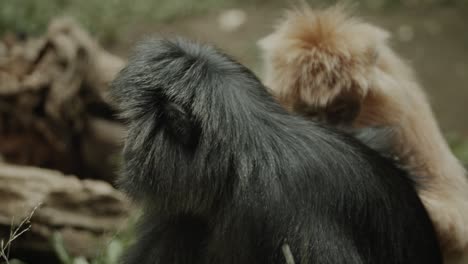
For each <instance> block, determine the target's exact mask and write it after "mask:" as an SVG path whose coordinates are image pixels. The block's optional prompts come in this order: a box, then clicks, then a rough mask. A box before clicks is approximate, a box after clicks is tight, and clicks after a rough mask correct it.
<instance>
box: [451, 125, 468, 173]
mask: <svg viewBox="0 0 468 264" xmlns="http://www.w3.org/2000/svg"><path fill="white" fill-rule="evenodd" d="M447 141H448V142H449V145H450V147H451V148H452V151H453V152H454V153H455V155H456V156H457V157H458V158H459V159H460V160H461V162H463V164H465V165H466V166H468V138H467V137H462V136H460V135H458V134H454V133H452V134H448V135H447Z"/></svg>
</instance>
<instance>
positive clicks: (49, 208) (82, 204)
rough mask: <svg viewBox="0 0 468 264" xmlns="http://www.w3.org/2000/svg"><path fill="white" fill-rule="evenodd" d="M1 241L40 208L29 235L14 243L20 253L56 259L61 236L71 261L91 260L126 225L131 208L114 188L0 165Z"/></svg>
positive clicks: (68, 176)
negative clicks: (55, 244)
mask: <svg viewBox="0 0 468 264" xmlns="http://www.w3.org/2000/svg"><path fill="white" fill-rule="evenodd" d="M0 201H1V206H0V239H4V240H7V239H8V234H9V231H10V228H11V226H15V225H17V224H19V223H20V222H21V221H22V220H23V219H24V218H25V217H27V216H28V214H30V212H31V210H32V209H33V208H34V207H36V206H37V205H38V204H41V205H40V207H39V208H38V209H37V210H36V211H35V213H34V215H33V217H32V220H31V224H32V226H31V230H30V231H28V232H26V233H25V234H24V235H23V236H22V237H20V238H18V239H17V240H16V241H14V242H13V248H14V249H16V250H20V251H22V252H35V253H42V254H45V255H47V254H51V255H52V254H54V253H53V250H52V244H51V242H50V240H51V237H52V235H53V234H54V232H60V234H61V235H62V237H63V240H64V243H65V248H66V249H67V250H68V251H69V252H70V253H71V254H73V255H83V256H93V255H94V254H96V253H97V252H96V251H97V250H99V249H100V248H102V245H103V243H106V241H108V239H109V236H111V235H113V234H115V232H116V231H117V230H118V229H119V228H121V227H122V226H123V225H125V220H126V218H127V216H128V208H129V204H128V202H127V200H126V199H125V197H124V195H122V194H121V193H120V192H118V191H117V190H115V189H114V188H113V187H112V186H111V185H110V184H108V183H106V182H103V181H96V180H80V179H78V178H76V177H74V176H70V175H64V174H62V173H60V172H58V171H53V170H47V169H40V168H36V167H26V166H16V165H7V164H4V163H3V164H2V163H0Z"/></svg>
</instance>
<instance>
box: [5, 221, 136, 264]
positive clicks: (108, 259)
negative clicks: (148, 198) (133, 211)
mask: <svg viewBox="0 0 468 264" xmlns="http://www.w3.org/2000/svg"><path fill="white" fill-rule="evenodd" d="M134 226H135V219H134V218H131V219H130V220H129V224H128V226H127V227H126V228H125V229H124V230H122V231H120V232H118V233H117V234H116V235H115V236H114V237H113V238H112V239H111V240H110V241H109V242H108V243H107V244H106V245H105V246H104V247H103V248H102V249H101V252H100V253H99V254H98V255H97V257H95V258H93V259H91V260H89V259H86V258H85V257H83V256H71V255H70V254H69V253H68V252H67V250H66V248H65V244H64V241H63V238H62V236H61V235H60V233H58V232H56V233H55V234H54V235H53V237H52V246H53V248H54V250H55V253H56V254H57V257H58V258H59V260H60V262H61V263H63V264H116V263H118V259H119V258H120V256H121V255H122V253H123V251H124V250H125V248H127V247H128V245H129V244H130V243H131V242H132V241H133V234H134ZM10 264H12V263H10Z"/></svg>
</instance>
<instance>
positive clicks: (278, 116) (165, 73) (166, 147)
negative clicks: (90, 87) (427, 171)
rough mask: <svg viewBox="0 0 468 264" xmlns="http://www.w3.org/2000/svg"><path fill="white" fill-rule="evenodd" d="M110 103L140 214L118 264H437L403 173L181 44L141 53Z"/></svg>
mask: <svg viewBox="0 0 468 264" xmlns="http://www.w3.org/2000/svg"><path fill="white" fill-rule="evenodd" d="M111 92H112V95H113V98H114V99H115V100H116V103H117V105H118V106H119V108H120V109H121V115H122V117H123V118H124V119H126V120H127V121H128V138H127V140H126V144H125V149H124V154H123V155H124V167H123V175H122V178H121V179H120V184H121V187H122V189H123V190H125V191H126V192H127V193H128V195H129V196H130V197H132V198H134V199H135V200H136V201H139V202H141V203H142V204H143V205H144V212H145V214H144V216H143V218H142V223H141V226H140V229H139V233H138V238H137V242H136V243H135V245H133V246H132V247H131V248H130V249H129V251H128V252H127V253H126V254H125V256H124V258H123V263H127V264H150V263H151V264H153V263H177V264H178V263H195V264H197V263H223V264H231V263H232V264H234V263H236V264H239V263H285V257H284V255H283V253H282V250H281V248H282V246H283V245H284V244H287V245H289V247H290V249H291V252H292V255H293V257H294V259H295V262H296V263H314V264H315V263H330V264H332V263H333V264H337V263H369V264H371V263H372V264H377V263H378V264H386V263H388V264H390V263H392V264H395V263H408V264H417V263H424V264H430V263H441V258H440V252H439V248H438V245H437V241H436V238H435V235H434V231H433V227H432V224H431V222H430V220H429V218H428V216H427V213H426V211H425V210H424V207H423V205H422V204H421V202H420V200H419V199H418V197H417V195H416V193H415V190H414V188H413V186H412V183H411V182H410V180H408V179H409V178H408V177H407V175H406V174H405V173H404V172H403V171H402V170H400V169H398V168H397V167H396V166H394V164H393V163H392V162H391V161H389V160H387V159H385V158H383V157H381V156H379V155H378V154H377V153H376V152H375V151H373V150H371V149H370V148H368V147H366V146H364V145H363V144H361V143H360V142H358V141H357V140H355V139H354V138H353V137H351V136H347V135H346V134H343V133H340V132H338V131H335V130H332V129H329V128H326V127H323V126H321V125H319V124H316V123H313V122H310V121H306V120H304V119H303V118H300V117H297V116H292V115H290V114H288V113H287V112H286V111H285V110H283V108H281V107H280V106H279V104H278V103H277V102H276V101H275V100H274V99H273V98H272V97H271V96H270V94H269V93H268V92H267V91H266V89H265V88H264V86H263V85H262V84H261V83H260V81H259V80H258V79H257V78H256V77H255V76H254V74H252V73H251V72H250V71H249V70H248V69H247V68H245V67H244V66H242V65H240V64H239V63H237V62H235V61H234V60H232V59H231V58H229V57H228V56H226V55H224V54H222V53H221V52H219V51H217V50H216V49H214V48H212V47H210V46H205V45H200V44H197V43H194V42H191V41H187V40H183V39H154V40H149V41H146V42H144V43H143V44H142V45H140V46H139V48H138V49H137V52H136V54H135V55H134V56H133V57H132V58H131V59H130V61H129V64H128V66H127V67H126V68H125V69H124V70H123V71H122V72H121V73H120V74H119V76H118V77H117V79H116V80H115V82H114V83H113V87H112V90H111Z"/></svg>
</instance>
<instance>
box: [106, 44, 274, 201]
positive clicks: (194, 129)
mask: <svg viewBox="0 0 468 264" xmlns="http://www.w3.org/2000/svg"><path fill="white" fill-rule="evenodd" d="M259 87H262V88H263V86H262V85H261V83H260V81H259V80H258V79H257V78H256V77H255V76H254V75H253V74H252V73H251V72H250V71H249V70H247V69H246V68H245V67H243V66H242V65H240V64H239V63H237V62H235V61H234V60H232V59H231V58H229V57H228V56H226V55H224V54H223V53H221V52H219V51H217V50H216V49H215V48H213V47H211V46H208V45H200V44H197V43H194V42H192V41H189V40H184V39H181V38H173V39H152V40H148V41H144V42H143V43H142V44H141V45H139V47H138V48H137V49H136V52H135V54H134V55H133V56H132V57H131V58H130V60H129V62H128V65H127V66H126V67H125V68H124V69H123V70H122V71H121V72H120V73H119V75H118V76H117V78H116V79H115V81H114V82H113V85H112V89H111V96H112V98H113V99H114V101H115V103H116V105H117V107H118V108H119V110H120V114H121V117H122V118H123V119H124V120H125V121H127V127H128V136H127V139H126V142H125V147H124V153H123V154H124V171H123V174H124V178H123V180H122V181H121V182H122V186H123V188H124V190H126V191H127V192H129V193H130V194H131V195H132V196H133V197H138V196H139V195H143V196H145V195H146V194H147V193H148V192H152V193H155V194H158V195H159V196H165V197H166V198H168V197H172V198H173V199H166V200H173V201H175V200H183V199H182V198H181V197H190V195H191V194H190V193H191V192H192V191H200V188H205V187H202V186H207V185H210V186H212V188H214V189H216V188H219V189H222V188H223V187H222V186H224V185H225V184H226V183H227V182H229V180H228V179H222V178H223V177H228V174H229V173H230V171H231V168H232V167H233V165H232V162H235V161H234V160H235V157H234V156H235V155H239V153H242V152H243V150H242V147H244V145H243V141H242V139H241V137H242V136H243V135H245V134H248V129H253V126H251V125H249V124H251V122H249V121H250V120H251V119H252V116H253V115H255V112H259V111H257V110H256V109H251V108H253V107H261V106H260V105H259V104H253V103H249V102H251V101H252V99H253V98H255V97H257V96H265V95H268V93H267V91H266V89H264V88H263V89H259ZM252 113H253V114H252ZM217 184H219V186H216V185H217ZM197 188H198V189H197ZM174 195H175V196H176V197H174ZM194 196H195V195H194ZM211 198H212V199H215V198H213V197H211ZM206 199H208V198H206ZM192 202H193V203H194V204H197V201H195V199H193V201H192Z"/></svg>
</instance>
